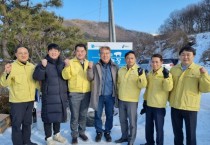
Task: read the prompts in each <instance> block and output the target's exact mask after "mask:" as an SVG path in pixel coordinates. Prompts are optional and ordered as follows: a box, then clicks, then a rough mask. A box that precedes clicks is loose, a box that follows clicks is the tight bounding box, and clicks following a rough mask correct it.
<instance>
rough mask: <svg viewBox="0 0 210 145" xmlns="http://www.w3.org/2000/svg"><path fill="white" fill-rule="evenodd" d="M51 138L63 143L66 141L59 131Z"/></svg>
mask: <svg viewBox="0 0 210 145" xmlns="http://www.w3.org/2000/svg"><path fill="white" fill-rule="evenodd" d="M53 140H55V141H58V142H60V143H64V142H65V141H66V139H65V138H64V137H62V136H61V134H60V133H57V134H55V135H54V136H53Z"/></svg>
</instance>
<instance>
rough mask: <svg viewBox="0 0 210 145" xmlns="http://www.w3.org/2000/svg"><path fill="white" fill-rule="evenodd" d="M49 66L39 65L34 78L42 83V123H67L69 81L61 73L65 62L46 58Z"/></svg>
mask: <svg viewBox="0 0 210 145" xmlns="http://www.w3.org/2000/svg"><path fill="white" fill-rule="evenodd" d="M46 59H47V62H48V63H47V66H46V67H43V66H42V64H41V63H40V64H38V65H37V66H36V68H35V71H34V74H33V78H34V79H35V80H38V81H41V92H42V113H41V116H42V121H43V122H44V123H56V122H64V121H66V117H67V114H66V107H67V81H65V80H64V79H63V78H62V75H61V72H62V70H63V68H64V62H63V61H62V60H61V59H60V58H59V59H58V60H57V61H56V60H53V59H51V58H50V57H49V56H48V55H47V56H46Z"/></svg>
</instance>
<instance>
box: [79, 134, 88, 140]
mask: <svg viewBox="0 0 210 145" xmlns="http://www.w3.org/2000/svg"><path fill="white" fill-rule="evenodd" d="M79 137H80V138H81V139H82V140H83V141H87V140H88V137H87V136H86V135H85V134H80V135H79Z"/></svg>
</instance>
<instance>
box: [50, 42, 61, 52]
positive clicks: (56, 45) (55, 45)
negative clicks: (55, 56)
mask: <svg viewBox="0 0 210 145" xmlns="http://www.w3.org/2000/svg"><path fill="white" fill-rule="evenodd" d="M51 49H57V50H58V51H61V48H60V47H59V46H58V44H55V43H50V44H49V45H48V46H47V50H48V51H49V50H51Z"/></svg>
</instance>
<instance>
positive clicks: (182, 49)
mask: <svg viewBox="0 0 210 145" xmlns="http://www.w3.org/2000/svg"><path fill="white" fill-rule="evenodd" d="M183 51H189V52H192V53H193V55H196V51H195V49H194V48H193V47H191V46H190V45H186V46H184V47H182V48H181V50H180V51H179V55H181V53H182V52H183Z"/></svg>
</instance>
